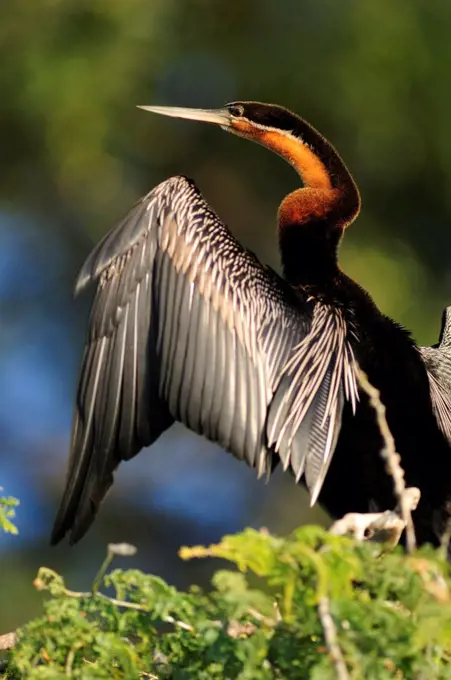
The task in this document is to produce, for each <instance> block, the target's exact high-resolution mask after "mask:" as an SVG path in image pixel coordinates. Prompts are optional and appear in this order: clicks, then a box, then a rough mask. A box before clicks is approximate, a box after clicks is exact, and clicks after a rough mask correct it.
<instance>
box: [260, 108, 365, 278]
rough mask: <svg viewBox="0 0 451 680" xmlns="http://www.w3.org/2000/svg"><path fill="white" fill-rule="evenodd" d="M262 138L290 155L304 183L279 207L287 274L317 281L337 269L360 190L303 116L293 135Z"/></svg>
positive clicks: (281, 151)
mask: <svg viewBox="0 0 451 680" xmlns="http://www.w3.org/2000/svg"><path fill="white" fill-rule="evenodd" d="M268 141H269V142H270V143H269V144H268ZM265 142H266V144H267V145H269V146H272V148H273V150H274V151H277V153H279V154H280V155H281V156H283V157H284V158H286V160H288V162H289V163H290V164H291V165H292V166H293V167H294V168H295V169H296V171H297V172H298V174H299V175H300V177H301V179H302V182H303V185H304V186H303V187H302V188H300V189H297V190H296V191H293V192H292V193H291V194H289V195H288V196H287V197H286V198H285V199H284V200H283V201H282V204H281V206H280V208H279V214H278V226H279V241H280V247H281V251H282V259H283V264H284V269H285V274H286V276H287V279H288V280H289V281H290V283H292V284H293V285H298V284H309V283H311V284H318V285H320V284H321V283H322V282H323V281H324V280H330V278H331V277H333V276H334V274H335V273H338V264H337V252H338V246H339V243H340V240H341V237H342V235H343V232H344V230H345V228H346V227H347V226H348V225H350V224H351V222H353V221H354V220H355V218H356V217H357V215H358V213H359V210H360V195H359V191H358V189H357V186H356V184H355V182H354V180H353V178H352V176H351V174H350V172H349V171H348V169H347V167H346V166H345V164H344V163H343V161H342V160H341V158H340V156H339V155H338V153H337V152H336V151H335V149H334V147H333V146H332V145H331V144H330V143H329V142H328V141H327V140H326V139H324V137H322V136H321V135H320V134H319V132H317V131H316V130H315V129H314V128H312V127H311V126H310V125H308V123H306V122H305V121H302V120H301V121H300V129H299V130H298V131H296V134H295V133H293V134H288V135H287V134H284V135H279V136H278V137H277V138H276V137H274V138H273V139H270V140H268V139H266V140H265Z"/></svg>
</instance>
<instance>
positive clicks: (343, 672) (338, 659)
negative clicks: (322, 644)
mask: <svg viewBox="0 0 451 680" xmlns="http://www.w3.org/2000/svg"><path fill="white" fill-rule="evenodd" d="M318 614H319V618H320V621H321V625H322V627H323V631H324V639H325V641H326V645H327V649H328V652H329V654H330V658H331V659H332V663H333V665H334V668H335V672H336V676H337V678H338V680H349V673H348V669H347V667H346V663H345V660H344V657H343V654H342V651H341V648H340V645H339V644H338V637H337V629H336V627H335V623H334V620H333V618H332V614H331V613H330V607H329V598H328V597H321V598H320V601H319V603H318Z"/></svg>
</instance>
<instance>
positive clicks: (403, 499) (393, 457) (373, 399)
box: [358, 368, 416, 552]
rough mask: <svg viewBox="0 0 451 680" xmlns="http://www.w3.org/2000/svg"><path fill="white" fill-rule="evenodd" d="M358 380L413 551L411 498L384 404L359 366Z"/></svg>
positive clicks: (414, 542)
mask: <svg viewBox="0 0 451 680" xmlns="http://www.w3.org/2000/svg"><path fill="white" fill-rule="evenodd" d="M358 381H359V385H360V387H361V388H362V390H363V391H364V392H365V393H366V394H367V395H368V397H369V401H370V404H371V406H372V407H373V408H374V410H375V412H376V419H377V424H378V426H379V430H380V433H381V435H382V438H383V440H384V446H383V447H382V449H381V451H380V454H381V456H382V458H383V460H384V461H385V464H386V470H387V473H388V474H389V475H390V476H391V477H392V479H393V485H394V491H395V495H396V498H397V500H398V504H399V509H400V513H401V517H402V520H403V522H404V525H405V528H406V546H407V552H413V550H415V547H416V538H415V529H414V526H413V521H412V513H411V505H412V502H411V498H409V496H408V494H406V483H405V480H404V470H403V469H402V467H401V457H400V455H399V453H397V452H396V447H395V440H394V439H393V435H392V433H391V431H390V428H389V426H388V423H387V418H386V413H385V411H386V410H385V406H384V404H383V403H382V401H381V398H380V392H379V390H378V389H377V388H376V387H374V385H372V384H371V383H370V381H369V380H368V376H367V375H366V373H364V372H363V371H362V370H361V369H360V368H359V370H358Z"/></svg>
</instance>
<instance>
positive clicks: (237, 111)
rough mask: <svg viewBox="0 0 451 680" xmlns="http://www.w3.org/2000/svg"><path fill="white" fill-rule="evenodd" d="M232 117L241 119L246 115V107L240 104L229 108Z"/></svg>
mask: <svg viewBox="0 0 451 680" xmlns="http://www.w3.org/2000/svg"><path fill="white" fill-rule="evenodd" d="M228 109H229V113H230V115H232V116H233V117H234V118H240V117H241V116H242V115H243V113H244V106H241V105H240V104H232V105H231V106H229V107H228Z"/></svg>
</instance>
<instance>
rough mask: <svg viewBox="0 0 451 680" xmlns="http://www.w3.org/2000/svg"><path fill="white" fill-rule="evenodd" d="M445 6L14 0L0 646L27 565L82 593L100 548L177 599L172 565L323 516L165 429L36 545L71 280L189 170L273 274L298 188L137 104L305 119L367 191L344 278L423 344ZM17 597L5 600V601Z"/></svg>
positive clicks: (5, 207)
mask: <svg viewBox="0 0 451 680" xmlns="http://www.w3.org/2000/svg"><path fill="white" fill-rule="evenodd" d="M450 31H451V5H450V4H449V3H445V2H439V3H430V2H427V0H410V2H409V3H393V2H392V1H391V0H379V2H377V3H375V2H374V0H343V1H342V2H337V1H336V0H303V1H301V0H286V1H285V2H284V3H275V2H271V0H258V1H257V0H240V2H239V3H231V2H229V1H228V2H225V0H217V1H216V2H214V3H212V2H208V1H207V0H191V2H188V3H183V2H181V1H180V0H179V1H177V0H153V1H152V2H148V1H147V0H96V1H95V2H92V0H41V2H40V3H36V2H34V1H33V0H14V2H11V3H7V4H5V5H4V7H3V8H2V21H1V25H0V57H1V63H2V68H1V69H0V92H1V104H0V138H1V140H2V150H1V154H0V321H1V323H0V486H3V487H4V491H5V493H7V494H9V495H14V496H17V497H19V498H20V499H21V506H20V508H19V510H18V515H17V524H18V527H19V531H20V534H19V536H18V537H5V536H3V535H0V564H1V567H0V574H1V578H0V632H4V631H7V630H9V629H12V628H13V627H14V626H16V625H18V624H20V623H23V622H25V621H26V620H27V618H28V617H29V616H30V615H32V614H34V613H37V612H38V611H39V607H40V597H39V596H38V595H37V594H36V593H35V592H34V590H33V587H32V580H33V577H34V575H35V573H36V571H37V568H38V567H39V566H40V565H41V564H44V563H45V564H47V565H48V566H52V567H54V568H56V569H59V570H62V571H63V573H64V575H65V576H66V577H67V579H68V581H69V583H70V585H71V586H73V587H87V586H88V585H89V583H90V579H91V578H92V575H93V573H94V571H95V569H96V567H97V565H98V564H99V563H100V561H101V559H102V557H103V555H104V552H105V546H106V544H107V543H108V542H109V541H129V542H131V543H134V544H136V545H137V546H138V548H139V553H138V556H137V558H135V559H134V561H133V565H136V566H140V567H142V568H145V569H147V570H151V571H153V572H154V573H158V574H160V575H162V576H163V577H165V578H167V579H169V580H170V581H171V582H173V583H176V584H177V585H179V586H185V585H187V584H188V583H189V582H193V581H195V582H198V583H206V580H207V579H208V575H209V573H210V572H209V570H210V568H211V567H210V566H209V565H207V564H204V563H202V562H198V563H194V564H188V565H187V564H185V563H182V562H180V560H179V559H178V558H177V549H178V547H179V546H180V545H181V544H190V543H198V542H209V541H210V542H211V541H215V540H217V539H219V538H220V536H221V535H222V534H223V533H225V532H231V531H235V530H239V529H241V528H242V527H244V526H245V525H253V526H257V527H258V526H267V527H269V528H270V529H271V530H273V531H278V532H283V531H288V530H289V529H291V528H292V527H294V526H295V525H297V524H299V523H301V522H305V521H326V517H325V515H324V514H323V513H322V512H321V510H320V509H318V508H316V509H313V510H309V508H308V503H307V500H306V496H305V493H304V491H303V490H302V489H300V488H299V487H298V488H297V487H295V485H294V483H293V482H292V480H291V479H287V478H284V477H283V475H281V474H276V475H275V477H274V479H273V480H272V481H271V482H270V484H269V485H265V484H263V483H261V482H257V481H256V480H255V479H254V474H253V473H252V472H251V471H249V470H248V469H247V468H246V467H245V466H244V465H242V464H239V463H238V462H236V461H235V460H233V459H232V458H231V457H230V456H228V455H227V454H225V453H224V452H222V451H221V450H219V449H218V448H217V447H214V446H211V445H209V444H208V443H207V442H206V441H204V440H202V439H200V438H198V437H196V436H194V435H192V434H190V433H187V432H186V430H184V429H183V428H182V427H175V428H174V429H173V430H171V431H170V432H169V433H167V434H166V435H165V436H164V437H163V438H162V439H161V441H159V442H158V444H157V445H155V446H153V447H152V448H151V449H149V450H147V451H145V452H143V453H142V454H141V455H140V456H139V457H138V458H137V459H135V460H134V461H131V462H130V463H127V464H125V465H123V466H122V467H121V468H120V470H119V473H118V474H117V475H116V483H115V486H114V488H113V491H112V492H111V494H110V495H109V496H108V499H107V501H106V503H105V504H104V506H103V507H102V511H101V513H100V516H99V519H98V521H97V523H96V525H95V526H94V528H93V529H92V530H91V532H90V533H89V534H88V536H87V537H86V538H85V539H84V540H83V541H82V542H81V543H80V544H79V545H77V546H76V547H75V548H69V547H68V546H67V545H64V546H59V547H58V548H56V549H52V550H50V548H48V538H49V533H50V529H51V524H52V521H53V516H54V513H55V511H56V507H57V503H58V499H59V496H60V494H61V491H62V485H63V475H64V472H65V465H66V455H67V449H68V440H69V434H70V424H71V418H72V404H73V399H74V392H75V384H76V378H77V370H78V362H79V359H80V354H81V348H82V342H83V335H84V328H85V324H86V320H87V312H88V309H89V294H88V295H87V296H83V297H82V298H81V299H77V300H76V301H74V300H73V297H72V286H73V281H74V279H75V276H76V273H77V270H78V269H79V267H80V266H81V264H82V262H83V259H84V257H85V256H86V255H87V254H88V252H89V250H90V249H91V248H92V246H93V244H94V243H95V242H96V241H97V240H98V239H99V238H100V237H101V235H103V234H104V233H105V231H107V230H108V229H109V228H111V227H112V226H113V225H114V224H115V222H116V221H117V220H118V218H120V217H121V216H122V214H123V213H124V212H125V211H126V210H127V209H128V208H129V207H130V206H131V204H132V203H133V202H134V201H135V200H136V199H137V198H138V197H139V196H140V195H142V194H143V193H145V192H147V191H148V190H149V189H150V188H151V187H152V186H154V185H155V184H157V183H158V182H160V181H161V180H163V179H165V178H166V177H168V176H170V175H171V174H178V173H182V174H186V175H189V176H191V177H193V178H194V179H195V180H196V182H197V184H198V185H199V187H200V188H201V190H202V191H203V193H204V195H205V196H206V198H207V200H208V201H209V202H210V203H211V204H212V205H213V206H214V208H215V210H216V211H217V212H218V213H219V215H220V216H221V217H222V218H223V220H225V221H226V222H227V223H228V224H229V225H230V226H231V228H232V231H233V232H234V234H235V235H236V236H237V237H238V238H239V239H240V240H241V241H242V242H243V243H244V244H245V245H246V246H247V247H250V248H251V249H253V250H254V251H255V252H256V253H257V254H258V256H259V257H260V258H261V259H262V260H264V261H266V262H269V263H270V264H271V265H272V266H274V267H277V266H278V252H277V242H276V236H275V215H276V210H277V207H278V203H279V202H280V200H281V199H282V197H283V196H284V194H286V193H288V192H289V191H290V190H292V189H293V188H294V187H295V186H297V182H298V180H297V177H296V175H295V174H294V173H293V171H292V170H291V169H290V168H289V167H288V166H286V165H284V163H283V162H282V161H281V160H280V159H278V158H277V157H275V156H273V155H271V154H269V153H268V152H267V151H265V150H264V149H261V148H259V147H258V146H255V145H251V144H247V143H245V142H244V141H243V140H240V139H236V138H233V137H231V136H230V135H223V134H222V133H221V131H220V130H218V129H213V128H210V127H209V126H205V125H201V124H196V123H189V122H183V121H176V120H169V119H160V118H158V117H154V116H151V115H150V114H146V113H144V112H143V111H141V110H138V109H136V108H135V105H136V104H173V105H182V106H206V107H217V106H221V105H222V104H224V103H225V102H227V101H231V100H234V99H257V100H261V101H269V102H277V103H280V104H283V105H285V106H287V107H289V108H291V109H292V110H294V111H296V112H298V113H299V114H301V115H303V116H304V117H306V118H307V120H309V121H310V122H312V123H313V124H314V125H315V126H316V127H318V128H319V129H320V130H321V131H322V132H323V133H324V134H325V135H326V136H327V137H328V138H329V139H330V140H331V141H332V142H333V143H334V144H335V145H336V146H337V148H338V149H339V151H340V153H341V154H342V155H343V157H344V159H345V161H346V162H347V163H348V165H349V166H350V168H351V170H352V172H353V173H354V175H355V178H356V180H357V182H358V184H359V186H360V188H361V192H362V197H363V210H362V214H361V216H360V218H359V220H358V221H357V223H356V224H355V225H354V226H353V227H352V228H351V230H350V232H349V233H348V234H347V237H346V240H345V245H344V246H343V249H342V257H341V261H342V265H343V267H344V268H345V269H346V271H347V272H348V273H349V274H350V275H352V276H354V277H355V278H356V279H357V280H358V281H359V282H360V283H361V284H363V285H364V286H366V287H367V288H368V289H369V290H370V292H371V293H372V295H373V296H374V298H375V300H376V302H377V303H378V304H379V305H380V306H381V308H382V309H383V311H384V312H386V313H387V314H389V315H392V316H394V317H395V318H396V319H397V320H399V321H401V322H402V323H404V324H405V325H407V326H408V327H409V328H411V329H412V330H413V332H414V334H415V337H416V338H417V339H418V341H419V342H421V343H424V344H427V343H431V342H434V341H435V340H436V338H437V334H438V330H439V325H440V315H441V310H442V308H443V307H444V306H445V305H446V304H447V303H449V302H450V301H451V278H450V266H449V263H450V257H449V253H450V250H451V230H450V229H449V226H450V224H451V214H450V213H451V191H450V188H449V187H450V182H451V130H450V123H449V120H450V116H451V85H450V79H449V63H450V58H451V42H450V41H449V35H450ZM11 603H14V604H11Z"/></svg>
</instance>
